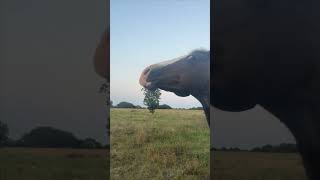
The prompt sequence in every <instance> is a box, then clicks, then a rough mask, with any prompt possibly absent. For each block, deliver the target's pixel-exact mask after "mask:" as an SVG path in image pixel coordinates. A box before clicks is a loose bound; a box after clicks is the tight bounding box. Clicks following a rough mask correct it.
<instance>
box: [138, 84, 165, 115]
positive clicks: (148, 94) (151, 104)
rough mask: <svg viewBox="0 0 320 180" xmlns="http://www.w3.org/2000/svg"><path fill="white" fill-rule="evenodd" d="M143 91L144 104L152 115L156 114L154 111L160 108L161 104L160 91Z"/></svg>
mask: <svg viewBox="0 0 320 180" xmlns="http://www.w3.org/2000/svg"><path fill="white" fill-rule="evenodd" d="M141 91H144V92H143V94H144V96H145V97H144V99H143V104H144V105H146V106H147V108H148V109H149V111H150V113H152V114H153V113H154V110H155V109H156V108H158V107H159V102H160V95H161V92H160V89H156V90H154V91H151V90H148V89H144V88H142V89H141Z"/></svg>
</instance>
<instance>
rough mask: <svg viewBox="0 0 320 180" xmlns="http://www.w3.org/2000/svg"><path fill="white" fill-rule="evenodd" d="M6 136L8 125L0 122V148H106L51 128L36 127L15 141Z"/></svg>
mask: <svg viewBox="0 0 320 180" xmlns="http://www.w3.org/2000/svg"><path fill="white" fill-rule="evenodd" d="M8 135H9V128H8V125H7V124H5V123H2V122H1V121H0V147H37V148H38V147H40V148H85V149H100V148H107V146H103V145H102V144H101V143H99V142H98V141H96V140H95V139H93V138H90V137H88V138H85V139H79V138H77V137H76V136H74V135H73V134H72V133H70V132H67V131H63V130H60V129H56V128H53V127H36V128H34V129H32V130H31V131H30V132H28V133H25V134H24V135H22V136H21V138H19V139H17V140H13V139H10V138H9V136H8Z"/></svg>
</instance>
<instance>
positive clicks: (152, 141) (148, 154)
mask: <svg viewBox="0 0 320 180" xmlns="http://www.w3.org/2000/svg"><path fill="white" fill-rule="evenodd" d="M209 147H210V130H209V128H208V126H207V124H206V121H205V117H204V114H203V111H201V110H156V112H155V113H154V114H151V113H149V112H148V110H146V109H116V108H113V109H111V179H112V180H123V179H137V180H145V179H148V180H149V179H197V180H198V179H208V177H209V174H210V169H209V164H210V162H209V159H210V150H209Z"/></svg>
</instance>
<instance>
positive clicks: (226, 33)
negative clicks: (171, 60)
mask: <svg viewBox="0 0 320 180" xmlns="http://www.w3.org/2000/svg"><path fill="white" fill-rule="evenodd" d="M319 9H320V2H318V1H312V0H307V1H297V0H293V1H289V0H269V1H267V0H266V1H265V0H257V1H252V0H224V1H215V3H214V4H213V9H212V10H213V11H212V12H213V17H212V18H211V20H212V23H213V27H214V29H213V32H214V33H212V37H213V41H211V42H212V44H213V45H212V47H213V49H214V55H213V59H212V62H211V72H212V73H211V104H212V105H214V106H215V107H217V108H219V109H222V110H226V111H244V110H247V109H251V108H253V107H254V106H256V105H258V104H259V105H261V106H262V107H264V108H265V109H266V110H268V111H269V112H271V113H272V114H274V115H275V116H276V117H278V118H279V119H280V121H281V122H283V123H284V124H285V125H286V126H287V127H288V128H289V129H290V131H291V132H292V134H293V135H294V137H295V139H296V142H297V146H298V149H299V152H300V154H301V155H302V158H303V162H304V166H305V169H306V173H307V176H308V177H309V179H310V180H319V179H320V171H319V170H320V169H319V162H320V119H319V118H320V71H319V70H320V46H319V44H320V11H319ZM213 117H214V115H213Z"/></svg>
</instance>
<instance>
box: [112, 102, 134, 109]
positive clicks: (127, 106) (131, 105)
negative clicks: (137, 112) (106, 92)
mask: <svg viewBox="0 0 320 180" xmlns="http://www.w3.org/2000/svg"><path fill="white" fill-rule="evenodd" d="M116 107H117V108H135V107H136V106H135V105H133V104H132V103H129V102H120V103H119V104H118V105H117V106H116Z"/></svg>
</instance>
